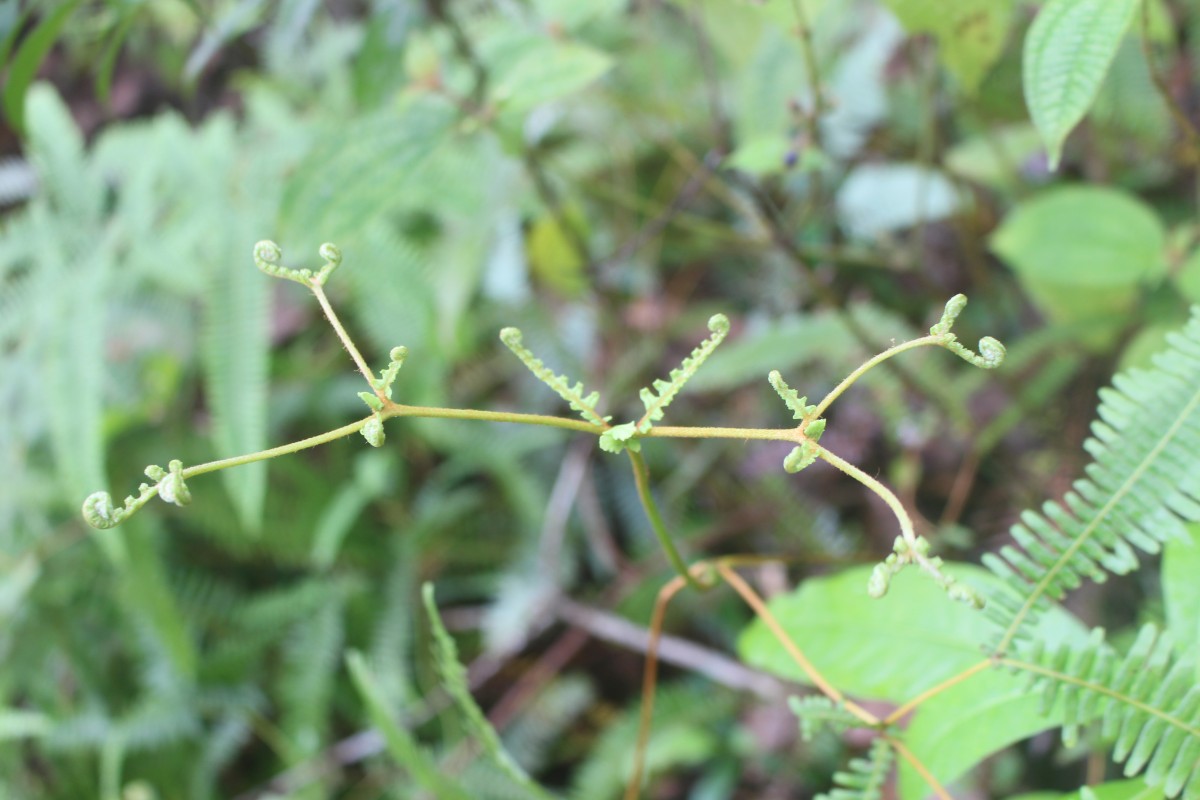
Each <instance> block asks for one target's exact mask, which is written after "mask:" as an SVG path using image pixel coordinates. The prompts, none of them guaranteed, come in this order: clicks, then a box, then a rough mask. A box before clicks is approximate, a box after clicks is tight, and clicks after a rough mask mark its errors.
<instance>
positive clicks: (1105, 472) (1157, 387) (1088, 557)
mask: <svg viewBox="0 0 1200 800" xmlns="http://www.w3.org/2000/svg"><path fill="white" fill-rule="evenodd" d="M1168 341H1169V342H1170V347H1169V348H1168V349H1167V350H1166V351H1165V352H1163V353H1161V354H1159V355H1158V356H1157V357H1156V358H1155V361H1154V367H1153V368H1152V369H1149V370H1143V369H1138V370H1132V371H1130V372H1127V373H1123V374H1121V375H1118V376H1117V377H1116V378H1115V379H1114V380H1113V388H1111V389H1104V390H1101V393H1100V397H1101V404H1100V408H1099V415H1100V419H1099V421H1097V422H1095V423H1093V425H1092V433H1093V437H1094V438H1091V439H1089V440H1088V441H1087V443H1086V444H1085V445H1084V446H1085V448H1086V449H1087V450H1088V452H1089V453H1091V455H1092V457H1093V458H1094V459H1095V461H1094V462H1093V463H1092V464H1090V465H1088V467H1087V470H1086V472H1087V477H1086V478H1082V479H1080V480H1078V481H1076V482H1075V484H1074V487H1073V490H1072V491H1071V492H1069V493H1068V494H1067V496H1066V497H1065V498H1064V501H1063V502H1062V503H1056V502H1048V503H1046V504H1045V505H1044V506H1043V507H1042V513H1041V514H1038V513H1036V512H1033V511H1027V512H1025V513H1024V514H1023V515H1022V516H1021V521H1020V523H1018V524H1017V525H1015V526H1013V529H1012V535H1013V538H1014V539H1015V540H1016V545H1015V546H1006V547H1004V548H1003V549H1001V551H1000V554H999V555H998V556H997V555H990V554H989V555H987V556H985V557H984V563H985V564H987V566H988V567H989V568H990V569H991V570H992V571H993V572H995V573H996V574H997V575H999V576H1000V577H1001V578H1002V579H1003V581H1004V583H1005V584H1006V585H1007V586H1008V587H1009V588H1011V589H1012V590H1013V591H1014V592H1015V593H1016V594H1015V596H1012V595H1009V594H1007V593H1004V592H993V593H992V594H993V596H992V597H991V598H990V600H991V601H992V602H989V604H988V607H989V611H988V612H987V613H988V615H989V616H990V617H991V618H992V619H993V620H994V621H995V622H997V623H998V624H999V625H1000V626H1001V627H1002V629H1003V632H1002V633H1001V634H1000V635H999V637H998V639H997V640H996V643H995V645H994V647H993V650H994V652H995V654H996V655H1003V654H1004V653H1005V652H1006V651H1007V649H1008V648H1009V646H1010V644H1011V643H1012V642H1013V641H1014V639H1017V638H1020V637H1022V636H1025V635H1026V632H1027V630H1028V628H1029V626H1030V624H1031V623H1032V622H1033V620H1034V619H1035V618H1036V615H1037V613H1038V612H1039V611H1040V610H1044V609H1045V608H1046V607H1047V605H1048V603H1049V601H1050V600H1051V599H1054V600H1057V599H1059V598H1061V597H1062V596H1063V594H1064V593H1065V592H1067V591H1068V590H1070V589H1073V588H1075V587H1076V586H1078V585H1079V584H1080V583H1081V581H1082V580H1083V579H1084V578H1085V577H1086V578H1091V579H1093V580H1096V581H1103V580H1105V578H1106V571H1108V572H1113V573H1116V574H1124V573H1127V572H1129V571H1131V570H1133V569H1135V568H1136V567H1137V565H1138V559H1137V556H1136V554H1135V552H1134V547H1137V548H1139V549H1141V550H1143V551H1145V552H1147V553H1156V552H1158V550H1159V546H1160V543H1161V542H1163V541H1166V540H1167V539H1168V538H1170V537H1179V536H1182V535H1183V534H1184V530H1183V520H1200V502H1198V501H1200V456H1198V454H1200V309H1193V312H1192V318H1191V320H1190V321H1189V323H1188V325H1187V326H1186V327H1185V328H1184V330H1183V331H1182V332H1181V333H1178V334H1173V335H1172V336H1170V337H1169V339H1168Z"/></svg>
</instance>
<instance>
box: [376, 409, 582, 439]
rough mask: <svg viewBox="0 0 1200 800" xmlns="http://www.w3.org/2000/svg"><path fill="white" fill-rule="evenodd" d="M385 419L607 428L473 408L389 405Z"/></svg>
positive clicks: (571, 429) (545, 415) (580, 421)
mask: <svg viewBox="0 0 1200 800" xmlns="http://www.w3.org/2000/svg"><path fill="white" fill-rule="evenodd" d="M381 416H382V417H383V418H384V419H391V418H392V417H427V418H434V419H475V420H484V421H486V422H514V423H517V424H521V425H543V426H545V427H548V428H562V429H564V430H569V431H578V432H580V433H590V434H593V435H595V436H599V435H600V434H602V433H604V429H603V428H601V427H599V426H598V425H594V424H592V423H591V422H585V421H584V420H581V419H567V418H566V417H552V416H550V415H548V414H521V413H516V412H511V411H479V410H476V409H473V408H441V407H436V406H406V405H402V404H400V403H392V402H389V403H388V404H387V405H386V406H384V409H383V412H382V413H381Z"/></svg>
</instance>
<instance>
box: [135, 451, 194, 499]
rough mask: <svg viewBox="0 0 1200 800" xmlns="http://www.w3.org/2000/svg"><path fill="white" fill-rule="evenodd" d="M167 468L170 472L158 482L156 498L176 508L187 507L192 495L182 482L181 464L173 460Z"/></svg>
mask: <svg viewBox="0 0 1200 800" xmlns="http://www.w3.org/2000/svg"><path fill="white" fill-rule="evenodd" d="M167 467H168V468H169V469H170V472H168V473H167V475H166V477H164V478H163V479H162V480H160V481H159V482H158V496H159V497H161V498H162V499H163V500H166V501H167V502H168V503H174V504H175V505H177V506H186V505H188V504H189V503H191V502H192V493H191V491H189V490H188V487H187V484H186V483H184V481H183V462H182V461H179V460H178V459H175V460H174V461H172V462H171V463H170V464H168V465H167ZM126 504H127V505H128V504H129V503H128V502H127V503H126Z"/></svg>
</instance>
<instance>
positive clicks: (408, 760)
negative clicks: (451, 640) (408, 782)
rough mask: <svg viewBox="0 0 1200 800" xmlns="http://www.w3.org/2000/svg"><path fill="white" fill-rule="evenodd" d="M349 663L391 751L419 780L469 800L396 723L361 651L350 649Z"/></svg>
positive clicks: (453, 798) (440, 793) (451, 797)
mask: <svg viewBox="0 0 1200 800" xmlns="http://www.w3.org/2000/svg"><path fill="white" fill-rule="evenodd" d="M346 667H347V668H348V669H349V670H350V678H351V680H352V681H353V682H354V686H355V688H356V689H357V690H358V693H359V696H360V697H362V699H363V703H365V704H366V706H367V714H368V715H369V716H370V718H371V724H373V725H374V726H375V727H376V728H377V729H378V730H379V732H380V733H382V734H383V740H384V742H385V743H386V744H387V749H388V754H389V755H391V757H392V758H393V759H395V761H396V763H397V764H399V765H400V766H402V767H404V768H405V769H406V770H408V772H409V773H410V774H411V775H412V776H413V778H414V780H416V781H417V783H419V784H421V785H422V786H424V787H425V788H426V789H428V790H429V791H431V792H433V794H434V795H435V796H436V797H441V798H446V800H468V798H469V797H470V794H468V793H467V792H465V791H464V790H463V789H462V788H460V787H459V786H458V785H457V784H456V783H455V782H453V781H451V780H450V778H448V777H447V776H445V775H443V774H442V770H441V768H440V766H439V764H438V763H437V761H435V760H434V758H433V757H432V756H430V755H429V754H428V753H426V752H425V751H424V750H423V749H422V748H421V746H420V745H419V744H417V741H416V739H414V738H413V735H412V734H411V733H410V732H409V731H408V730H406V729H405V728H404V727H402V726H401V725H399V724H397V723H396V721H395V720H394V719H393V718H392V714H391V712H390V711H389V710H388V707H387V703H386V702H385V700H384V692H383V690H382V689H381V688H380V686H379V684H378V683H377V682H376V680H375V676H374V675H373V674H372V673H371V669H370V667H369V666H368V665H367V660H366V659H365V658H364V657H363V655H362V653H360V652H358V651H356V650H351V651H349V652H347V653H346Z"/></svg>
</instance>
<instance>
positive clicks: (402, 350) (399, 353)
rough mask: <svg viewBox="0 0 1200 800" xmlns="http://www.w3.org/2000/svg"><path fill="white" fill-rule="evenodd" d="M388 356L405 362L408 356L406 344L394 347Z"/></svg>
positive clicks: (393, 359)
mask: <svg viewBox="0 0 1200 800" xmlns="http://www.w3.org/2000/svg"><path fill="white" fill-rule="evenodd" d="M388 358H390V359H391V360H392V361H399V362H400V363H404V359H406V358H408V348H407V347H405V346H404V345H400V346H399V347H393V348H392V350H391V352H390V353H388Z"/></svg>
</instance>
